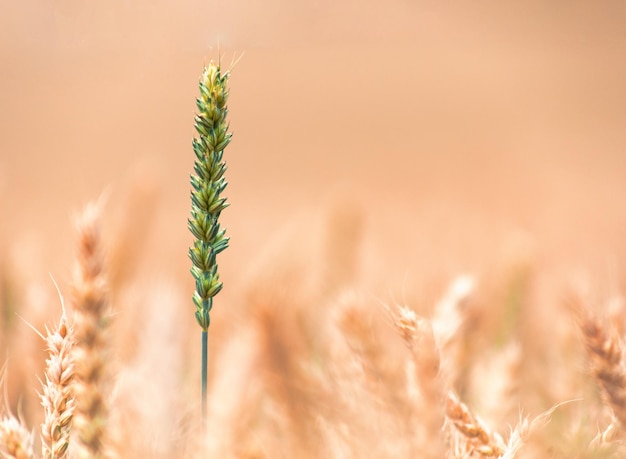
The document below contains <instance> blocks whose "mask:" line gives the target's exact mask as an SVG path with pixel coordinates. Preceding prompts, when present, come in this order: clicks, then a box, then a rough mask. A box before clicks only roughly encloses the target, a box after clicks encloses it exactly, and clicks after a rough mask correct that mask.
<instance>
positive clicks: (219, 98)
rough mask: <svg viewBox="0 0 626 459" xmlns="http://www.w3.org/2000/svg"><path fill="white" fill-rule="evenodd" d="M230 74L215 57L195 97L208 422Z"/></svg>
mask: <svg viewBox="0 0 626 459" xmlns="http://www.w3.org/2000/svg"><path fill="white" fill-rule="evenodd" d="M228 77H229V73H228V72H225V73H222V71H221V69H220V65H219V63H218V64H215V63H214V62H211V63H210V64H209V65H208V66H207V67H206V68H205V69H204V72H203V73H202V78H201V79H200V97H198V98H197V99H196V105H197V106H198V114H197V115H196V117H195V128H196V131H197V132H198V137H197V138H195V139H194V140H193V150H194V152H195V154H196V160H195V163H194V171H195V175H192V176H191V186H192V191H191V218H190V219H189V230H190V231H191V233H192V234H193V235H194V237H195V238H196V239H195V241H194V243H193V247H191V248H190V249H189V258H191V262H192V268H191V274H192V275H193V277H194V279H195V281H196V289H195V293H194V295H193V302H194V304H195V306H196V320H197V321H198V324H200V327H201V328H202V335H201V338H202V421H203V425H206V410H207V408H206V407H207V396H206V394H207V360H208V330H209V325H210V323H211V318H210V312H211V309H212V307H213V297H214V296H215V295H217V294H218V293H219V292H220V290H221V289H222V283H221V282H220V278H219V274H218V272H217V261H216V257H217V255H218V254H219V253H220V252H221V251H223V250H224V249H226V248H227V247H228V238H227V237H226V235H225V233H226V232H225V230H224V229H221V228H220V224H219V223H218V219H219V216H220V214H221V212H222V210H224V209H225V208H226V207H227V206H228V204H227V203H226V198H223V197H221V193H222V192H223V191H224V189H225V188H226V185H227V182H226V180H225V179H224V172H225V171H226V164H225V163H224V162H223V155H224V149H225V148H226V146H227V145H228V144H229V143H230V138H231V134H230V133H229V132H228V122H227V121H226V117H227V115H228V108H227V106H226V103H227V101H228Z"/></svg>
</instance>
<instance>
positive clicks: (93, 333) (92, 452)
mask: <svg viewBox="0 0 626 459" xmlns="http://www.w3.org/2000/svg"><path fill="white" fill-rule="evenodd" d="M99 217H100V208H99V206H97V205H96V204H90V205H88V206H87V207H86V208H85V210H84V212H83V214H82V215H81V216H80V218H79V220H78V254H77V262H76V267H75V270H74V279H73V302H72V306H73V308H74V311H75V314H76V316H75V317H76V318H75V327H74V330H75V342H76V344H75V346H74V348H73V351H72V357H73V359H74V363H75V378H76V379H75V384H74V391H75V396H76V408H75V412H74V429H75V432H76V446H77V454H78V457H79V458H90V459H97V458H103V457H106V455H105V452H104V442H105V433H106V423H107V406H106V403H105V398H104V385H105V379H104V375H105V367H106V358H107V355H106V349H107V343H106V338H105V332H106V329H107V325H108V321H109V319H108V316H107V314H108V308H109V304H108V297H107V287H106V281H105V277H104V272H103V253H102V251H103V249H102V242H101V237H100V224H99Z"/></svg>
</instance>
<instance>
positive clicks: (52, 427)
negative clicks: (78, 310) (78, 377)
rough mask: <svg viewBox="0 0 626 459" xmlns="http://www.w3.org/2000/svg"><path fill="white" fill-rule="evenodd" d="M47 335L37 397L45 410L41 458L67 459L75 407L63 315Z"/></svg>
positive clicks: (67, 330)
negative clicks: (46, 352) (41, 387)
mask: <svg viewBox="0 0 626 459" xmlns="http://www.w3.org/2000/svg"><path fill="white" fill-rule="evenodd" d="M46 335H47V336H46V343H47V345H48V353H49V357H48V359H47V360H46V382H45V384H44V385H43V393H42V394H41V396H40V398H41V404H42V405H43V408H44V422H43V424H41V443H42V454H43V457H44V459H62V458H65V457H67V453H68V447H69V444H70V429H71V426H72V418H73V414H74V408H75V405H76V401H75V399H74V393H73V389H72V385H71V383H72V379H73V378H74V363H73V361H72V346H73V344H74V331H73V329H72V327H71V326H70V324H69V323H68V320H67V316H66V315H65V313H64V314H63V316H61V320H60V322H59V325H58V327H57V328H56V329H55V330H54V331H50V330H48V329H47V328H46Z"/></svg>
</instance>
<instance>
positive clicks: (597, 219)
mask: <svg viewBox="0 0 626 459" xmlns="http://www.w3.org/2000/svg"><path fill="white" fill-rule="evenodd" d="M625 21H626V3H624V2H623V1H617V0H615V1H613V0H606V1H597V2H587V1H552V2H545V1H534V0H531V1H523V2H522V1H491V0H486V1H478V2H461V1H456V2H455V1H428V0H426V1H420V0H393V1H388V2H380V1H371V0H360V1H328V0H319V1H306V2H297V1H281V0H269V1H267V0H266V1H255V0H237V1H204V2H203V1H192V0H187V1H177V2H174V1H163V0H156V1H145V0H137V1H122V0H116V1H109V2H84V1H76V0H49V1H40V0H24V1H21V2H9V1H2V2H0V107H1V111H0V117H1V119H0V221H1V222H2V224H1V225H0V254H1V258H2V262H1V265H2V266H1V267H0V269H2V273H3V274H2V276H3V285H4V286H5V287H6V286H8V285H17V284H13V283H12V280H13V281H14V280H16V279H18V280H19V282H18V284H19V285H29V288H28V289H26V288H24V289H22V290H19V289H17V290H16V289H14V290H16V291H14V290H11V291H10V292H9V289H8V288H5V292H4V295H5V299H6V297H7V296H10V295H15V296H16V297H20V298H21V299H22V301H24V302H27V303H28V304H30V305H31V307H32V308H34V309H33V310H32V311H33V312H31V313H29V318H30V319H31V320H32V322H34V323H35V324H37V325H38V324H39V323H40V322H39V321H40V320H41V321H43V320H44V319H50V318H54V317H57V316H58V312H59V309H58V300H57V299H56V293H55V290H54V287H53V285H52V282H51V281H50V279H49V277H48V273H51V274H52V275H53V276H54V277H55V279H57V280H58V282H59V284H60V286H61V290H62V291H66V290H67V287H66V286H67V282H68V280H69V277H70V276H69V275H70V269H71V266H72V259H73V253H74V248H73V242H74V226H73V216H74V215H75V214H76V213H77V212H79V211H80V209H81V208H82V207H83V206H84V204H85V203H87V202H88V201H91V200H94V199H97V198H98V197H99V196H101V195H102V194H103V193H104V195H105V196H106V206H105V208H106V216H105V219H104V225H105V229H106V238H107V243H108V245H109V246H110V255H111V257H113V258H116V257H117V258H116V259H117V264H115V268H114V272H113V273H112V277H113V283H114V284H115V285H117V286H118V287H119V289H118V290H121V288H122V286H123V285H125V284H126V285H129V284H131V283H132V282H135V281H136V279H138V278H142V279H143V280H144V281H147V282H148V284H142V285H147V286H149V285H150V283H152V284H154V283H158V282H159V279H167V280H168V282H171V283H173V284H176V285H181V286H182V287H181V292H182V293H181V297H182V298H183V300H181V303H182V304H186V303H185V298H187V297H190V296H191V292H192V289H193V285H192V279H191V276H190V275H189V272H188V269H189V265H190V263H189V261H188V258H187V249H188V246H189V244H190V243H191V235H190V234H189V232H188V230H187V227H186V219H187V215H188V212H189V208H190V200H189V182H188V177H189V174H190V172H191V171H192V166H193V160H194V157H193V152H192V148H191V139H192V137H193V136H194V129H193V116H194V111H195V97H196V96H197V94H198V89H197V82H198V79H199V76H200V74H201V71H202V67H203V65H204V64H206V63H208V62H209V61H210V60H211V59H219V58H221V60H222V64H223V66H224V67H229V66H230V65H231V63H233V62H236V65H234V66H233V68H232V77H231V97H230V122H231V130H232V131H233V133H234V137H233V141H232V143H231V146H229V148H228V149H227V151H226V154H225V158H226V161H227V163H228V167H229V169H228V172H227V179H228V181H229V183H230V185H229V187H228V188H227V191H226V193H225V194H226V195H227V196H228V198H229V201H230V203H231V207H229V208H228V209H227V210H226V211H225V212H224V214H223V221H224V225H225V226H226V227H227V228H228V232H229V234H230V235H231V237H232V239H231V247H230V248H229V250H228V251H226V252H224V253H223V254H222V255H221V258H220V260H219V264H220V272H221V273H222V276H221V277H222V279H223V281H224V284H225V288H224V291H223V292H222V293H220V296H219V297H218V299H217V300H216V304H217V305H218V306H217V307H216V309H215V319H214V323H215V321H218V322H219V321H223V320H224V319H223V318H222V319H220V317H221V316H222V315H224V314H228V312H227V311H229V310H236V308H235V307H234V306H232V305H234V304H239V303H241V302H242V301H243V298H244V297H245V295H246V294H247V292H248V291H249V289H250V285H253V284H254V283H255V282H256V283H259V284H262V283H263V282H266V280H267V279H271V278H273V277H272V276H283V275H285V273H286V272H291V271H294V270H297V269H300V268H302V267H311V266H316V267H318V268H320V269H316V270H311V271H312V272H315V273H324V272H327V271H332V265H333V263H334V262H335V258H338V257H339V258H340V257H342V256H344V257H348V258H350V259H351V260H353V263H354V266H353V268H352V270H351V271H350V274H349V275H350V276H351V279H349V280H350V282H354V283H356V284H358V285H360V286H361V287H362V288H363V289H364V290H365V291H366V292H367V294H370V295H373V296H375V297H377V298H383V299H385V300H387V299H390V298H391V299H393V300H394V301H396V300H397V301H399V302H403V301H409V300H412V299H415V300H416V301H417V302H423V303H424V304H429V303H430V302H431V301H432V300H434V299H435V298H437V297H438V296H440V295H441V293H442V291H443V286H444V285H446V284H447V283H448V282H449V281H450V279H451V277H452V276H455V275H457V274H459V273H469V274H471V275H475V276H477V277H478V278H479V279H481V278H488V276H489V273H490V272H498V271H499V269H500V268H501V266H502V264H507V263H518V261H519V260H522V262H521V263H522V264H524V263H530V264H533V266H535V267H536V269H538V270H539V271H541V272H543V273H544V274H545V276H544V277H537V279H538V282H542V280H541V279H551V278H552V277H554V276H560V275H562V274H563V273H566V274H567V275H569V274H571V273H576V272H577V271H578V270H580V269H584V270H586V271H587V272H589V273H591V274H592V277H593V276H596V275H597V277H598V279H601V281H600V282H601V283H602V288H605V289H607V290H617V289H618V288H620V286H622V287H623V283H624V280H626V278H625V277H624V261H625V260H626V258H625V256H626V237H625V235H626V202H625V200H624V197H625V196H626V130H625V129H624V126H625V125H626V85H625V84H624V82H625V81H626V29H625V28H624V24H625ZM336 239H337V240H339V242H338V243H337V242H334V241H335V240H336ZM342 241H343V242H342ZM346 241H352V242H353V243H354V244H355V245H354V246H351V245H350V244H347V243H346ZM342 250H343V251H344V252H347V254H346V253H342ZM510 260H515V261H513V262H511V261H510ZM303 272H308V271H303ZM316 275H317V274H316ZM304 276H305V277H306V275H304ZM320 276H321V277H323V276H324V274H320ZM545 283H546V284H548V282H547V281H546V282H545ZM550 285H555V284H550ZM557 285H558V284H557ZM148 288H150V287H148ZM555 290H558V288H555ZM229 308H230V309H229ZM119 309H123V308H122V307H121V306H119V307H118V310H119ZM191 311H192V305H191V302H190V301H189V317H188V319H185V320H189V321H190V323H191V322H192V321H193V316H192V313H191ZM120 314H123V313H121V312H120ZM24 333H26V334H31V333H32V331H30V330H26V331H25V332H24ZM212 333H213V332H212ZM215 333H216V334H217V336H219V334H220V333H221V332H220V331H219V327H216V330H215ZM218 341H219V338H218ZM194 343H195V342H194ZM33 377H34V376H33Z"/></svg>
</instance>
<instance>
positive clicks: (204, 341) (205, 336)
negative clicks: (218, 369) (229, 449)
mask: <svg viewBox="0 0 626 459" xmlns="http://www.w3.org/2000/svg"><path fill="white" fill-rule="evenodd" d="M208 342H209V333H208V330H202V430H203V432H204V433H206V427H207V361H208V357H209V356H208V354H209V353H208Z"/></svg>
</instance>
